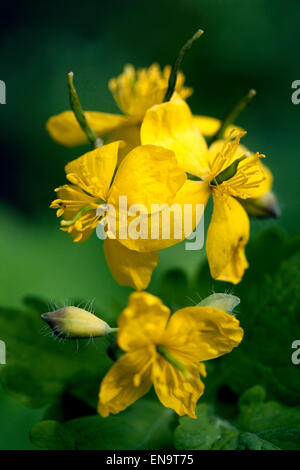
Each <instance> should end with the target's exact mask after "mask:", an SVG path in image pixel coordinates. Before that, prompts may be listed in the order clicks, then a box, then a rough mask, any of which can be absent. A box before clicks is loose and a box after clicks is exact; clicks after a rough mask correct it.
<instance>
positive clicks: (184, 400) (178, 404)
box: [152, 354, 204, 418]
mask: <svg viewBox="0 0 300 470" xmlns="http://www.w3.org/2000/svg"><path fill="white" fill-rule="evenodd" d="M186 369H187V371H188V372H189V373H190V375H191V377H190V378H189V379H187V378H186V377H185V376H184V374H183V372H181V371H180V370H178V369H176V368H175V367H174V366H173V365H172V364H170V363H169V362H168V361H167V360H166V359H165V358H164V357H163V356H161V355H160V354H157V359H156V360H155V362H154V364H153V368H152V381H153V385H154V388H155V392H156V394H157V396H158V398H159V400H160V401H161V402H162V404H163V405H164V406H166V407H167V408H172V409H173V410H174V411H176V413H177V414H178V415H179V416H184V415H188V416H189V417H190V418H196V414H195V408H196V404H197V401H198V400H199V398H200V397H201V395H202V394H203V392H204V384H203V382H202V381H201V380H200V375H199V367H198V364H189V365H187V367H186Z"/></svg>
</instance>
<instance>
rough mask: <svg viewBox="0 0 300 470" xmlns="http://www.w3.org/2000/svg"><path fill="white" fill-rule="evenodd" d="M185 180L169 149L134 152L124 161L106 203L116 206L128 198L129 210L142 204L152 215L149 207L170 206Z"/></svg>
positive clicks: (144, 148) (145, 148)
mask: <svg viewBox="0 0 300 470" xmlns="http://www.w3.org/2000/svg"><path fill="white" fill-rule="evenodd" d="M185 181H186V175H185V173H184V171H182V170H181V169H180V168H179V166H178V163H177V160H176V157H175V155H174V153H173V152H171V151H170V150H167V149H164V148H162V147H159V146H156V145H143V146H140V147H136V148H135V149H133V150H132V151H131V152H130V153H129V154H128V155H127V156H126V158H124V159H123V161H122V163H121V165H120V166H119V169H118V171H117V173H116V176H115V179H114V182H113V184H112V187H111V190H110V193H109V201H108V202H109V203H110V204H113V205H114V206H115V207H118V206H119V197H120V196H126V197H127V205H128V208H129V207H130V206H131V205H133V204H143V205H144V206H145V208H146V209H147V211H148V213H149V214H150V213H151V205H152V204H162V203H169V202H171V201H172V199H174V197H175V195H176V193H177V191H178V190H179V189H180V188H181V186H182V185H183V184H184V182H185Z"/></svg>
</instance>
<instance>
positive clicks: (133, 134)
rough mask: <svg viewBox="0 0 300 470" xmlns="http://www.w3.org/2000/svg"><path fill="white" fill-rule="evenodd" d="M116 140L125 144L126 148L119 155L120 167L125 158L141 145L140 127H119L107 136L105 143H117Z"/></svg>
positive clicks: (121, 149)
mask: <svg viewBox="0 0 300 470" xmlns="http://www.w3.org/2000/svg"><path fill="white" fill-rule="evenodd" d="M116 140H122V141H123V142H125V145H124V147H122V148H120V150H119V154H118V165H120V163H121V161H122V160H123V158H124V157H125V156H126V155H127V154H128V153H129V152H130V151H131V150H132V149H134V148H135V147H138V146H139V145H141V141H140V125H137V124H136V125H132V126H123V127H118V128H117V129H115V130H114V131H112V132H110V133H109V134H108V135H107V137H106V140H105V142H107V143H109V142H115V141H116Z"/></svg>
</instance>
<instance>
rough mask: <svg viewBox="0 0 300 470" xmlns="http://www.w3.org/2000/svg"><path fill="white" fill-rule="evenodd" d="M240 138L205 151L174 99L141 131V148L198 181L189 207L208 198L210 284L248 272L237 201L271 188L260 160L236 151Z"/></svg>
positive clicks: (152, 112) (245, 231) (244, 220)
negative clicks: (172, 157) (157, 151)
mask: <svg viewBox="0 0 300 470" xmlns="http://www.w3.org/2000/svg"><path fill="white" fill-rule="evenodd" d="M244 134H245V132H242V131H239V130H237V129H235V130H232V131H231V132H230V133H229V135H228V137H227V139H226V140H225V141H217V142H215V143H213V144H212V145H211V146H210V147H209V148H207V144H206V141H205V139H204V137H203V136H202V134H201V133H200V131H199V129H198V127H197V125H196V124H195V120H194V118H193V116H192V114H191V111H190V109H189V107H188V105H187V104H186V103H185V102H184V101H183V100H181V99H180V97H178V96H176V95H174V96H173V98H172V100H171V101H169V102H167V103H163V104H160V105H156V106H153V107H152V108H150V109H149V110H148V111H147V113H146V115H145V118H144V120H143V123H142V126H141V142H142V144H154V145H159V146H162V147H164V148H168V149H170V150H173V151H174V152H175V154H176V156H177V160H178V163H179V165H180V167H181V168H182V169H183V170H185V171H186V172H187V174H188V175H193V176H194V177H196V178H197V179H199V181H196V183H198V184H199V183H200V182H202V185H201V187H200V186H199V192H198V194H197V190H196V191H195V192H194V194H193V197H192V198H193V201H194V204H196V203H199V202H202V203H204V204H205V197H204V194H205V193H206V200H207V199H208V196H209V194H212V195H213V200H214V210H213V215H212V219H211V223H210V226H209V229H208V234H207V241H206V251H207V257H208V262H209V266H210V271H211V275H212V277H213V278H214V279H217V280H222V281H228V282H232V283H234V284H236V283H238V282H239V281H240V280H241V278H242V276H243V274H244V271H245V269H246V268H247V267H248V263H247V260H246V257H245V253H244V247H245V245H246V243H247V241H248V238H249V219H248V216H247V213H246V211H245V210H244V208H243V207H242V205H241V204H240V202H238V200H237V198H239V199H247V198H258V197H260V196H261V195H262V194H264V193H266V192H267V191H268V190H269V189H270V186H271V183H272V181H271V175H270V172H269V170H268V169H267V168H266V167H265V166H263V165H262V164H261V163H260V157H262V156H263V155H260V154H256V155H253V154H250V152H248V150H247V149H246V148H245V147H243V146H242V145H240V139H241V137H242V136H243V135H244ZM193 182H194V183H195V181H193ZM203 185H204V186H203ZM192 198H191V199H192Z"/></svg>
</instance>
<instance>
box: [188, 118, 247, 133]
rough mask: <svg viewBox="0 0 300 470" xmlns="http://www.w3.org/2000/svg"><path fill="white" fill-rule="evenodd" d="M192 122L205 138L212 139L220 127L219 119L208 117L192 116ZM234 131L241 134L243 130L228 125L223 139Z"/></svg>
mask: <svg viewBox="0 0 300 470" xmlns="http://www.w3.org/2000/svg"><path fill="white" fill-rule="evenodd" d="M193 122H194V124H195V126H196V127H197V128H198V129H199V131H200V132H201V134H202V135H204V136H205V137H212V136H213V135H215V133H216V132H218V130H219V129H220V127H221V121H220V119H216V118H214V117H210V116H196V115H194V116H193ZM234 129H236V130H237V132H241V131H242V130H243V129H242V128H241V127H238V126H235V125H230V126H228V127H227V129H226V130H225V133H224V137H227V136H228V135H230V133H231V132H232V131H233V130H234Z"/></svg>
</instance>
